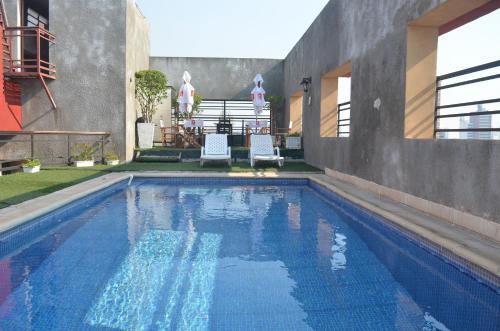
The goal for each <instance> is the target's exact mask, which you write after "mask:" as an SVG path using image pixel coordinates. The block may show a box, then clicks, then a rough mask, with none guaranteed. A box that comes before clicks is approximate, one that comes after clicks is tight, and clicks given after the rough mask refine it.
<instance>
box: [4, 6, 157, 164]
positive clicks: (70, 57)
mask: <svg viewBox="0 0 500 331" xmlns="http://www.w3.org/2000/svg"><path fill="white" fill-rule="evenodd" d="M6 7H7V10H8V16H9V22H10V23H11V24H15V22H16V21H17V1H15V0H7V1H6ZM49 14H50V31H51V32H52V33H54V34H55V35H56V38H57V44H56V45H53V46H52V47H51V49H50V61H51V62H52V63H54V64H56V66H57V80H55V81H50V82H48V85H49V89H50V90H51V92H52V93H53V96H54V99H55V102H56V104H57V109H53V107H52V105H51V103H50V101H49V99H48V97H47V95H46V93H45V91H44V90H43V89H42V87H41V84H40V82H39V81H38V80H25V81H24V82H23V96H22V99H23V127H24V130H77V131H110V132H111V133H112V141H113V144H114V145H115V148H116V151H117V152H118V153H119V155H120V158H121V159H130V158H131V155H132V150H133V147H134V143H133V141H134V136H133V135H134V124H133V123H134V122H135V107H134V101H133V88H134V86H133V80H132V82H130V78H131V77H132V78H133V72H135V70H136V69H139V68H140V69H143V68H147V67H148V61H149V37H148V33H149V27H148V26H147V22H146V21H145V19H144V17H142V16H141V14H140V13H139V12H137V10H136V8H135V5H134V4H133V1H132V0H116V1H109V0H72V1H67V0H51V1H49ZM126 24H128V25H127V27H126ZM44 139H47V138H45V137H44ZM35 147H36V149H37V154H36V155H35V156H36V157H40V158H43V159H47V160H49V161H52V162H55V161H59V162H62V161H64V160H65V157H66V152H67V148H66V143H65V142H58V143H55V142H51V143H49V144H44V143H38V144H36V146H35ZM27 149H28V150H27ZM27 155H29V145H28V146H21V145H20V144H15V145H14V144H7V145H4V146H1V147H0V157H26V156H27Z"/></svg>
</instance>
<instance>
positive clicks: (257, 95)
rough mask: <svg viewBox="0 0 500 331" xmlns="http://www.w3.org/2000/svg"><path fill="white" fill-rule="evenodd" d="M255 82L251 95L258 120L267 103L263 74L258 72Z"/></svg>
mask: <svg viewBox="0 0 500 331" xmlns="http://www.w3.org/2000/svg"><path fill="white" fill-rule="evenodd" d="M253 82H254V83H255V87H254V89H253V90H252V93H251V96H252V101H253V109H254V112H255V119H256V120H258V116H259V115H260V114H262V111H263V110H264V106H265V105H266V91H265V90H264V89H263V88H262V84H263V83H264V79H263V78H262V75H261V74H257V76H255V78H254V80H253Z"/></svg>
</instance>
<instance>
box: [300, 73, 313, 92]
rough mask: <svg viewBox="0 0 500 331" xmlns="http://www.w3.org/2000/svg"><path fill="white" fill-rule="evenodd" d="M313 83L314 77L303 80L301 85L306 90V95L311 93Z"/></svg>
mask: <svg viewBox="0 0 500 331" xmlns="http://www.w3.org/2000/svg"><path fill="white" fill-rule="evenodd" d="M311 83H312V77H304V78H302V81H301V82H300V85H302V88H303V89H304V93H307V92H309V86H311Z"/></svg>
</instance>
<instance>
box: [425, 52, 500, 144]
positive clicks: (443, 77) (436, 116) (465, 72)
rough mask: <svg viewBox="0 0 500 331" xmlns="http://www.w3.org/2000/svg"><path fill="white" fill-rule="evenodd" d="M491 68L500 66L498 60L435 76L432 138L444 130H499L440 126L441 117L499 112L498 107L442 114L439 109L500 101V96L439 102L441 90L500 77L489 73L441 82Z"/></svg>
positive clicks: (494, 129)
mask: <svg viewBox="0 0 500 331" xmlns="http://www.w3.org/2000/svg"><path fill="white" fill-rule="evenodd" d="M493 68H500V60H498V61H493V62H489V63H485V64H481V65H478V66H474V67H470V68H466V69H462V70H458V71H455V72H451V73H448V74H445V75H441V76H438V77H437V78H436V104H435V113H434V138H440V137H439V136H438V135H437V133H446V132H498V131H500V129H499V128H493V127H489V128H485V127H467V128H463V127H461V128H454V129H446V128H440V127H439V124H440V122H439V121H440V120H442V119H445V118H446V119H449V118H462V117H469V118H471V117H477V116H492V115H495V114H499V113H500V111H499V110H498V109H494V110H489V111H488V110H485V111H477V112H470V111H460V112H458V113H457V112H456V113H454V114H446V113H445V114H442V113H441V111H442V110H444V109H453V108H455V109H457V108H461V107H470V106H479V105H485V104H496V103H500V98H492V99H484V100H474V101H467V102H460V103H452V104H446V105H443V104H441V103H440V93H441V91H443V90H446V89H451V88H455V87H462V86H466V85H471V84H476V83H481V82H486V81H490V80H495V79H500V74H498V73H489V74H487V75H486V76H483V77H479V78H472V79H466V80H463V81H460V82H455V83H451V84H447V85H442V82H443V81H445V80H448V79H451V78H457V77H460V76H465V75H469V74H473V73H478V72H481V71H484V70H489V69H493ZM461 123H462V122H461Z"/></svg>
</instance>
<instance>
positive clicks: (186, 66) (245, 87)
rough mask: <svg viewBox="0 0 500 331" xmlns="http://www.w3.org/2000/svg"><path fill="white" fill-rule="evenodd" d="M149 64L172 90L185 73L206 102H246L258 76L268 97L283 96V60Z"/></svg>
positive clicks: (158, 59) (185, 59)
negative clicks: (209, 100) (262, 79)
mask: <svg viewBox="0 0 500 331" xmlns="http://www.w3.org/2000/svg"><path fill="white" fill-rule="evenodd" d="M150 64H151V69H156V70H160V71H162V72H163V73H165V74H166V75H167V78H168V82H169V84H170V85H172V86H173V87H174V88H176V89H178V88H179V87H180V86H181V84H182V73H183V72H184V70H187V71H189V73H190V74H191V76H192V77H193V81H192V83H193V85H194V86H195V87H196V91H197V92H198V93H200V94H201V95H203V97H204V98H208V99H227V100H230V99H232V100H248V99H249V98H250V92H251V91H252V89H253V87H254V84H253V79H254V77H255V75H256V74H258V73H261V74H262V76H263V77H264V81H265V82H264V88H265V90H266V92H267V94H268V95H283V60H272V59H235V58H190V57H151V60H150Z"/></svg>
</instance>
